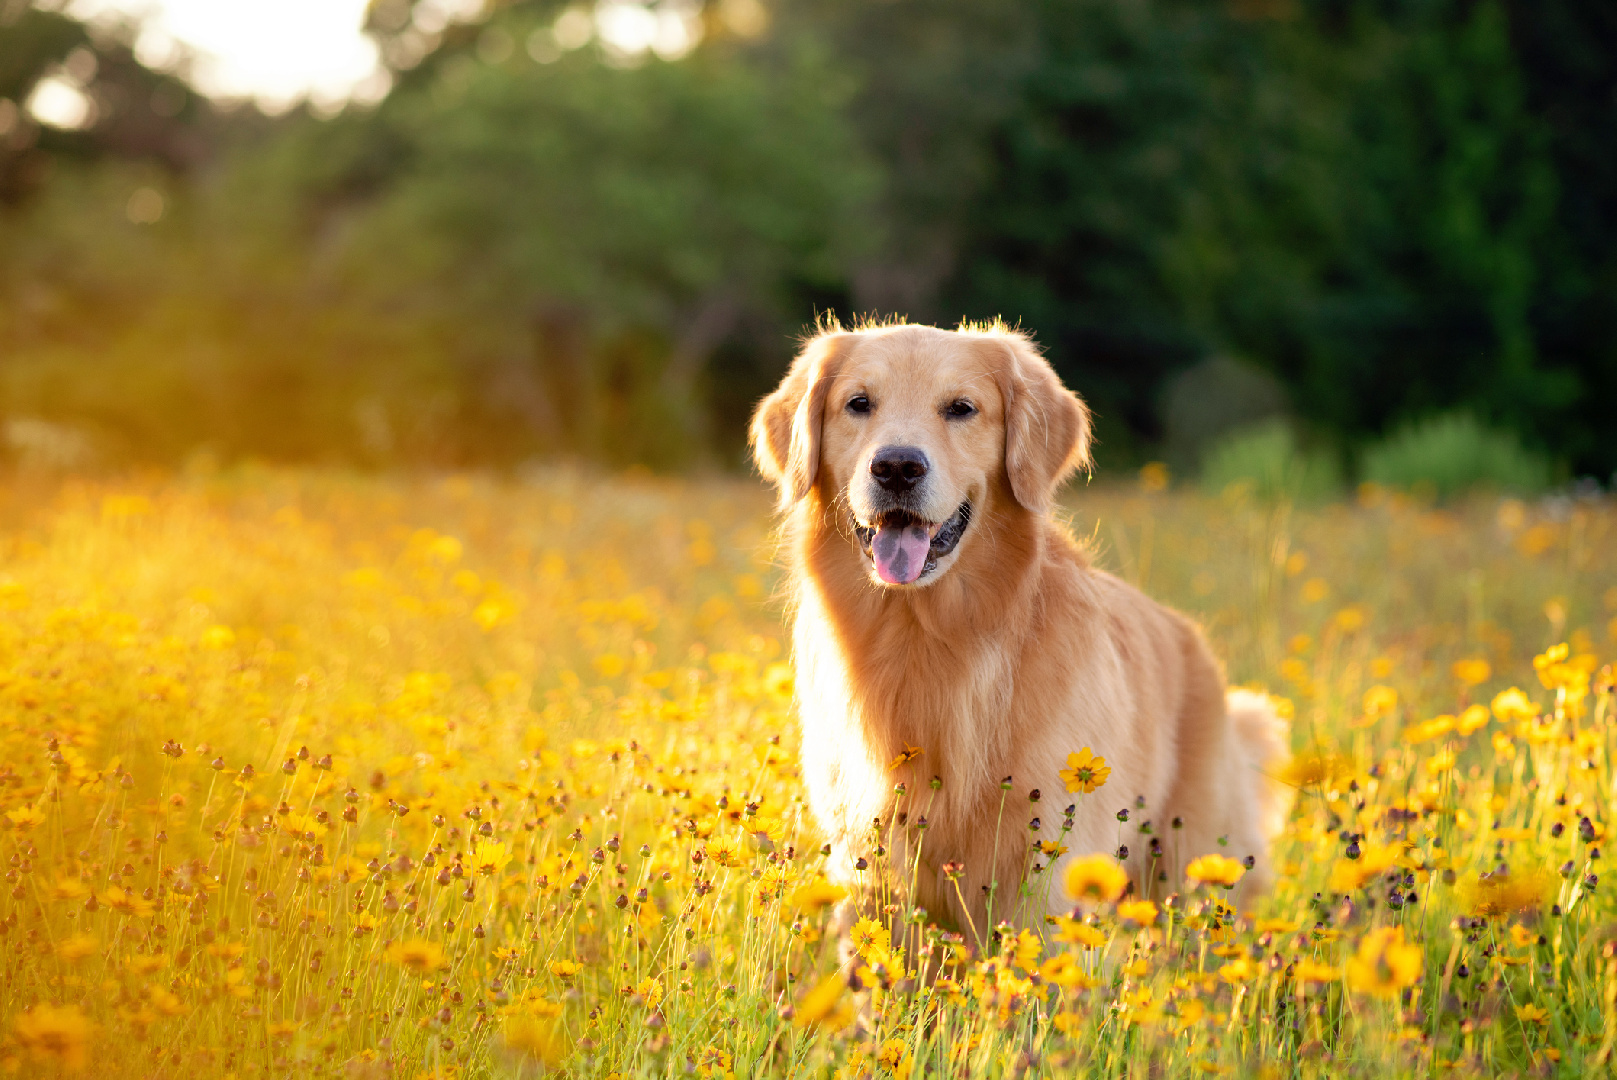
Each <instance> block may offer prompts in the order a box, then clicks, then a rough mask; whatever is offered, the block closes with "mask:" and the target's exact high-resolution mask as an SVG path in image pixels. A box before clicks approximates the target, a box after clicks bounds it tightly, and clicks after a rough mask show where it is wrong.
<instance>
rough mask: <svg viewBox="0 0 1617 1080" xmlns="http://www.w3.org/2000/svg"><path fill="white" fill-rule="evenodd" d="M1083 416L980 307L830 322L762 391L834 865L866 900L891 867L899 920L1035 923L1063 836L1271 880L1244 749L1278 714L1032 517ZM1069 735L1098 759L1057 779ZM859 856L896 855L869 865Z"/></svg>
mask: <svg viewBox="0 0 1617 1080" xmlns="http://www.w3.org/2000/svg"><path fill="white" fill-rule="evenodd" d="M1089 434H1090V423H1089V412H1088V409H1087V408H1086V407H1085V405H1084V403H1083V402H1082V401H1081V400H1080V399H1079V398H1078V397H1077V396H1076V395H1074V394H1073V393H1071V392H1070V391H1068V390H1067V389H1066V388H1065V387H1063V386H1062V385H1061V382H1060V380H1059V379H1058V378H1057V377H1056V374H1055V372H1054V371H1053V370H1052V369H1051V367H1050V365H1049V364H1048V363H1047V362H1046V361H1045V359H1044V358H1043V356H1041V355H1040V353H1039V351H1038V350H1037V349H1036V348H1035V346H1034V345H1033V343H1032V341H1031V340H1030V339H1029V338H1028V337H1027V336H1026V335H1024V334H1022V333H1020V332H1017V331H1014V330H1010V329H1006V328H1005V327H1003V326H1000V325H997V324H996V325H994V326H990V327H980V328H970V327H968V328H962V329H960V330H957V331H946V330H940V329H937V328H934V327H929V326H917V325H908V324H896V325H886V326H871V327H866V328H862V329H858V330H853V331H844V330H842V329H841V328H840V327H836V326H831V327H830V328H828V329H826V330H825V331H824V332H822V333H820V334H819V335H818V336H817V337H815V338H813V339H812V340H811V341H809V342H808V344H807V345H806V347H805V348H804V349H803V350H802V352H801V353H800V354H799V355H798V357H797V358H796V360H795V361H794V362H793V364H792V366H791V369H790V371H789V372H788V373H787V375H786V377H785V379H784V380H783V381H782V382H781V384H780V387H779V388H778V389H776V390H775V391H774V392H773V393H772V394H770V395H769V396H768V397H767V398H765V399H764V400H763V401H762V402H761V403H760V404H759V406H758V408H757V411H756V413H755V415H754V417H753V420H752V429H751V440H752V448H753V454H754V457H755V459H756V462H757V464H758V467H759V469H760V470H761V471H762V473H763V474H764V476H765V477H766V478H767V479H768V480H770V481H771V482H773V483H774V484H775V485H777V487H778V488H779V492H780V508H781V511H782V513H783V515H784V529H783V534H782V543H783V548H784V553H785V558H786V562H787V564H788V570H789V580H790V587H791V590H792V601H793V603H792V607H793V613H794V614H793V618H794V620H795V625H794V629H793V650H794V653H795V658H796V664H797V698H798V709H799V712H800V717H801V723H802V736H803V743H802V762H803V770H804V777H805V780H806V784H807V787H808V794H809V799H810V804H811V807H812V810H813V812H814V814H815V816H816V817H817V818H818V820H819V823H820V826H821V827H822V828H823V830H824V831H825V833H826V834H827V835H828V837H829V840H830V842H831V845H832V847H833V856H832V859H831V862H830V866H831V868H832V873H833V875H834V876H835V877H836V878H837V879H838V880H839V881H840V882H841V883H843V884H846V885H848V886H849V887H850V888H852V889H853V890H854V892H855V895H858V896H861V897H863V903H864V905H865V907H866V909H867V910H868V909H869V908H871V907H873V906H875V901H876V898H875V897H874V895H873V893H874V892H875V891H877V890H879V889H896V890H897V894H896V895H889V896H887V897H886V898H885V899H886V900H887V901H899V902H900V903H899V905H898V906H896V907H895V906H892V905H891V904H889V906H888V908H887V910H888V914H889V915H892V916H893V917H894V919H895V920H899V919H902V918H903V917H904V916H905V915H907V914H908V913H909V912H910V910H911V908H912V906H919V907H921V908H923V909H925V910H926V911H928V912H929V913H930V914H931V915H932V916H933V917H937V918H941V919H944V920H946V921H952V922H954V924H955V925H956V926H958V927H959V928H960V929H961V930H966V929H968V928H969V929H970V930H971V931H973V932H974V933H975V934H976V935H978V936H979V937H981V936H982V935H984V934H986V933H987V932H988V928H989V926H990V925H991V924H992V923H997V922H999V921H1000V920H1002V919H1007V918H1009V919H1014V920H1015V921H1016V922H1020V923H1022V924H1024V925H1038V924H1040V923H1042V922H1043V921H1044V917H1045V915H1046V914H1047V913H1052V912H1056V911H1064V910H1066V909H1068V908H1070V907H1071V906H1072V900H1071V898H1069V897H1067V896H1066V895H1065V894H1064V892H1063V890H1062V889H1061V887H1060V885H1059V881H1058V882H1057V883H1056V884H1055V886H1054V887H1053V888H1052V887H1049V885H1047V884H1046V883H1047V882H1049V881H1050V879H1052V878H1057V877H1058V871H1059V870H1060V868H1061V864H1062V862H1063V861H1064V860H1063V859H1055V860H1054V865H1051V860H1052V858H1053V856H1054V855H1055V854H1059V853H1058V852H1054V850H1053V849H1054V847H1055V844H1054V842H1056V841H1057V840H1058V839H1059V841H1060V843H1061V844H1063V845H1065V847H1066V848H1067V849H1069V853H1068V854H1067V855H1066V858H1068V859H1070V858H1072V857H1075V856H1077V855H1080V854H1087V853H1093V852H1106V853H1112V854H1118V855H1122V857H1123V866H1124V867H1125V869H1126V870H1127V872H1128V874H1129V877H1130V880H1131V882H1132V884H1133V887H1134V889H1135V891H1136V893H1137V894H1138V895H1143V896H1144V895H1157V896H1161V895H1163V894H1164V893H1166V892H1167V891H1168V890H1169V889H1170V888H1172V887H1173V886H1174V885H1175V884H1176V883H1177V881H1178V879H1179V877H1180V876H1181V874H1182V872H1183V868H1184V866H1185V864H1186V863H1187V862H1188V861H1189V860H1191V859H1192V858H1194V857H1196V856H1199V855H1203V854H1207V853H1217V854H1222V855H1225V856H1228V857H1231V858H1235V859H1241V860H1243V861H1246V862H1247V863H1248V865H1249V866H1250V867H1251V869H1250V870H1249V871H1248V872H1247V874H1246V876H1245V878H1244V879H1243V881H1242V883H1241V887H1240V890H1239V891H1238V893H1237V896H1238V897H1240V896H1242V895H1250V894H1252V893H1254V892H1256V891H1257V890H1260V889H1262V888H1263V887H1264V885H1265V883H1266V882H1267V879H1268V874H1269V869H1268V861H1267V858H1266V848H1267V842H1268V839H1269V836H1270V831H1271V830H1272V829H1273V828H1274V824H1275V823H1274V822H1273V820H1272V818H1273V817H1274V816H1275V814H1276V812H1277V810H1278V808H1279V793H1278V792H1277V791H1276V790H1275V789H1274V788H1273V787H1272V786H1271V785H1270V784H1269V782H1268V781H1267V780H1266V778H1265V776H1264V774H1263V770H1264V769H1265V767H1266V766H1268V765H1269V763H1270V762H1271V761H1272V760H1273V759H1275V758H1277V757H1278V756H1279V755H1280V754H1281V742H1280V740H1281V737H1282V734H1283V728H1282V727H1281V726H1280V724H1279V721H1278V720H1277V718H1276V716H1275V713H1274V711H1273V709H1272V708H1270V707H1269V703H1268V699H1267V698H1266V697H1264V696H1262V695H1256V694H1243V693H1241V692H1239V691H1237V692H1236V693H1234V694H1231V695H1226V691H1225V686H1224V679H1223V676H1222V674H1221V672H1220V669H1219V666H1218V664H1217V662H1216V661H1215V660H1214V658H1213V656H1212V654H1211V653H1210V652H1209V650H1208V647H1207V645H1206V643H1205V642H1204V641H1203V640H1202V637H1201V635H1200V634H1199V632H1198V631H1197V629H1196V627H1195V626H1193V625H1192V624H1191V623H1190V622H1189V621H1188V620H1187V619H1185V618H1184V617H1183V616H1181V615H1179V614H1177V613H1175V612H1173V611H1170V610H1169V609H1167V608H1165V607H1163V606H1161V605H1160V604H1157V603H1156V602H1154V601H1153V600H1151V599H1149V598H1148V597H1146V596H1145V595H1144V594H1142V593H1141V592H1139V591H1138V590H1137V589H1135V588H1133V587H1132V586H1130V585H1128V584H1126V583H1124V582H1122V581H1120V580H1119V579H1117V578H1115V577H1113V576H1112V575H1110V574H1107V573H1104V572H1102V571H1100V570H1097V569H1095V568H1094V567H1093V566H1091V565H1090V562H1089V559H1088V558H1087V557H1086V555H1085V553H1084V551H1083V550H1082V549H1081V548H1080V547H1079V546H1078V545H1077V544H1076V543H1075V542H1074V541H1073V540H1072V538H1071V537H1070V536H1069V534H1068V533H1067V532H1066V531H1065V530H1063V529H1062V528H1061V527H1060V526H1059V525H1058V524H1056V522H1055V521H1053V520H1052V518H1051V508H1052V503H1053V501H1054V496H1055V492H1056V490H1057V488H1058V487H1059V486H1060V485H1061V484H1062V482H1063V481H1065V480H1066V479H1067V478H1069V477H1070V476H1071V475H1072V473H1073V472H1074V471H1075V470H1077V469H1080V468H1083V467H1085V466H1087V465H1088V463H1089ZM1085 747H1088V748H1091V749H1092V750H1093V752H1094V753H1095V754H1098V755H1103V756H1104V757H1105V759H1106V762H1107V763H1108V765H1109V767H1110V769H1111V774H1110V777H1109V779H1107V780H1106V781H1105V784H1104V786H1103V787H1102V788H1100V789H1099V790H1097V791H1095V792H1093V793H1091V794H1077V795H1074V794H1069V793H1068V787H1067V785H1066V784H1065V783H1064V782H1063V779H1062V777H1061V770H1062V769H1063V768H1064V767H1065V766H1066V765H1067V759H1068V755H1069V754H1071V753H1074V752H1076V751H1079V750H1081V749H1082V748H1085ZM1035 791H1036V792H1038V795H1035V794H1034V792H1035ZM1034 800H1037V801H1034ZM1068 803H1076V809H1075V810H1073V811H1072V814H1071V819H1070V820H1071V824H1070V828H1068V829H1066V831H1065V832H1064V835H1063V826H1064V819H1065V818H1066V817H1067V814H1066V812H1065V807H1066V804H1068ZM1142 807H1143V809H1142ZM1120 810H1127V811H1129V815H1126V816H1127V817H1128V821H1127V823H1126V824H1124V823H1121V822H1120V820H1119V818H1120V816H1124V815H1119V813H1118V811H1120ZM1030 819H1036V820H1030ZM1040 841H1045V842H1050V847H1051V850H1050V851H1045V852H1039V853H1038V854H1037V855H1034V853H1033V852H1031V851H1030V845H1031V844H1033V843H1036V842H1040ZM1122 847H1126V848H1127V849H1128V850H1127V853H1126V854H1123V853H1122V852H1120V850H1119V849H1120V848H1122ZM1030 855H1033V861H1034V862H1035V863H1036V864H1037V865H1039V866H1040V867H1041V868H1042V869H1043V871H1044V873H1043V875H1042V878H1041V880H1040V881H1039V882H1038V888H1037V889H1034V888H1032V887H1031V884H1032V883H1031V882H1028V883H1025V882H1024V879H1025V878H1026V877H1027V871H1028V866H1029V862H1030ZM878 856H885V860H884V861H885V863H886V864H887V865H888V866H890V867H896V868H897V870H896V872H895V873H891V874H889V875H888V876H889V880H888V881H886V882H885V883H880V884H878V883H876V882H874V881H873V880H872V875H873V874H874V873H875V869H874V863H875V862H876V861H877V857H878ZM1164 883H1166V884H1164ZM1030 900H1031V902H1029V901H1030ZM895 912H898V914H896V915H895V914H894V913H895Z"/></svg>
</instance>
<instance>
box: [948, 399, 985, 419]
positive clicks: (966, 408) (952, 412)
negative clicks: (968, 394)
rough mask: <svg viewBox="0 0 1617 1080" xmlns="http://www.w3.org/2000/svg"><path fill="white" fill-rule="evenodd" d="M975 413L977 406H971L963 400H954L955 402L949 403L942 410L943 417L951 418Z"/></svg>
mask: <svg viewBox="0 0 1617 1080" xmlns="http://www.w3.org/2000/svg"><path fill="white" fill-rule="evenodd" d="M976 411H977V406H975V405H973V404H972V403H971V402H969V401H967V400H966V399H965V398H956V399H955V400H953V401H951V402H949V404H948V407H946V408H945V409H944V410H943V415H945V416H952V417H961V416H970V415H971V414H972V413H974V412H976Z"/></svg>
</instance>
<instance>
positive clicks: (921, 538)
mask: <svg viewBox="0 0 1617 1080" xmlns="http://www.w3.org/2000/svg"><path fill="white" fill-rule="evenodd" d="M970 524H971V503H969V502H963V503H961V504H960V509H958V510H956V511H955V512H954V513H953V514H952V515H950V517H949V519H948V520H947V521H940V522H937V523H935V524H934V523H932V522H928V521H925V520H923V519H921V518H918V517H916V516H915V515H914V514H912V513H910V512H909V511H907V510H889V511H888V512H886V513H884V514H882V515H881V516H880V517H878V518H876V519H875V520H874V521H873V522H872V523H871V524H869V525H861V524H860V523H859V521H858V519H855V520H854V523H853V531H854V534H855V535H856V536H858V537H859V546H860V547H862V548H863V549H864V552H865V555H866V557H868V558H869V559H870V561H871V562H872V563H873V564H874V565H875V568H876V576H877V577H879V578H881V579H882V580H883V581H885V582H886V583H887V584H889V585H913V584H915V583H916V582H917V581H919V580H921V578H923V577H925V576H926V575H927V574H930V573H931V572H932V571H934V570H936V569H937V568H938V560H939V559H941V558H943V557H944V556H946V555H948V554H949V552H951V551H953V550H954V549H955V545H957V544H959V543H960V537H961V536H962V535H964V534H965V531H966V526H967V525H970Z"/></svg>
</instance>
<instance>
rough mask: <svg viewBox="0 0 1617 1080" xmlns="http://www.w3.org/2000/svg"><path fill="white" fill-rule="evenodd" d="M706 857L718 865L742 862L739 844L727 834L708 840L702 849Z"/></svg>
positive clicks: (737, 864)
mask: <svg viewBox="0 0 1617 1080" xmlns="http://www.w3.org/2000/svg"><path fill="white" fill-rule="evenodd" d="M702 850H703V851H704V852H705V853H706V855H707V857H708V858H709V859H711V860H712V861H713V862H714V863H716V864H718V865H719V866H730V867H735V866H740V865H741V863H742V861H743V860H742V857H741V845H740V844H738V843H736V842H735V841H734V840H732V839H730V838H729V837H727V836H715V837H713V838H711V839H710V840H708V842H707V843H706V845H704V846H703V849H702Z"/></svg>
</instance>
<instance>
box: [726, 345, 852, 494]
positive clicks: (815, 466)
mask: <svg viewBox="0 0 1617 1080" xmlns="http://www.w3.org/2000/svg"><path fill="white" fill-rule="evenodd" d="M852 341H853V335H852V334H844V333H834V332H833V333H825V334H821V335H820V336H818V337H816V338H814V339H813V340H812V341H810V342H809V343H808V344H807V345H806V346H804V347H803V351H802V352H800V353H798V355H797V359H795V360H793V361H792V367H791V370H790V371H788V372H787V373H786V377H785V378H784V379H782V380H781V383H780V386H778V387H776V388H775V392H774V393H772V394H770V395H769V396H768V397H766V398H764V399H763V400H762V401H760V402H759V403H758V408H757V410H756V411H755V412H754V413H753V414H752V433H751V437H752V457H753V460H754V461H756V462H757V463H758V471H759V472H761V473H763V474H764V479H765V480H768V481H769V482H770V483H772V484H774V485H775V486H776V487H778V488H779V489H780V505H781V509H783V510H784V509H786V508H787V507H789V506H791V505H792V504H793V503H795V502H797V500H799V499H801V498H803V497H804V496H805V495H807V494H808V493H809V490H810V489H811V488H813V487H814V480H815V478H816V477H817V476H818V475H819V471H820V429H821V428H822V427H823V426H824V424H825V396H826V393H827V391H828V390H829V389H830V386H831V380H832V379H833V378H835V376H836V371H837V365H838V364H840V363H841V361H842V357H843V355H844V354H845V353H846V352H847V350H848V346H849V345H850V344H851V343H852Z"/></svg>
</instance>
